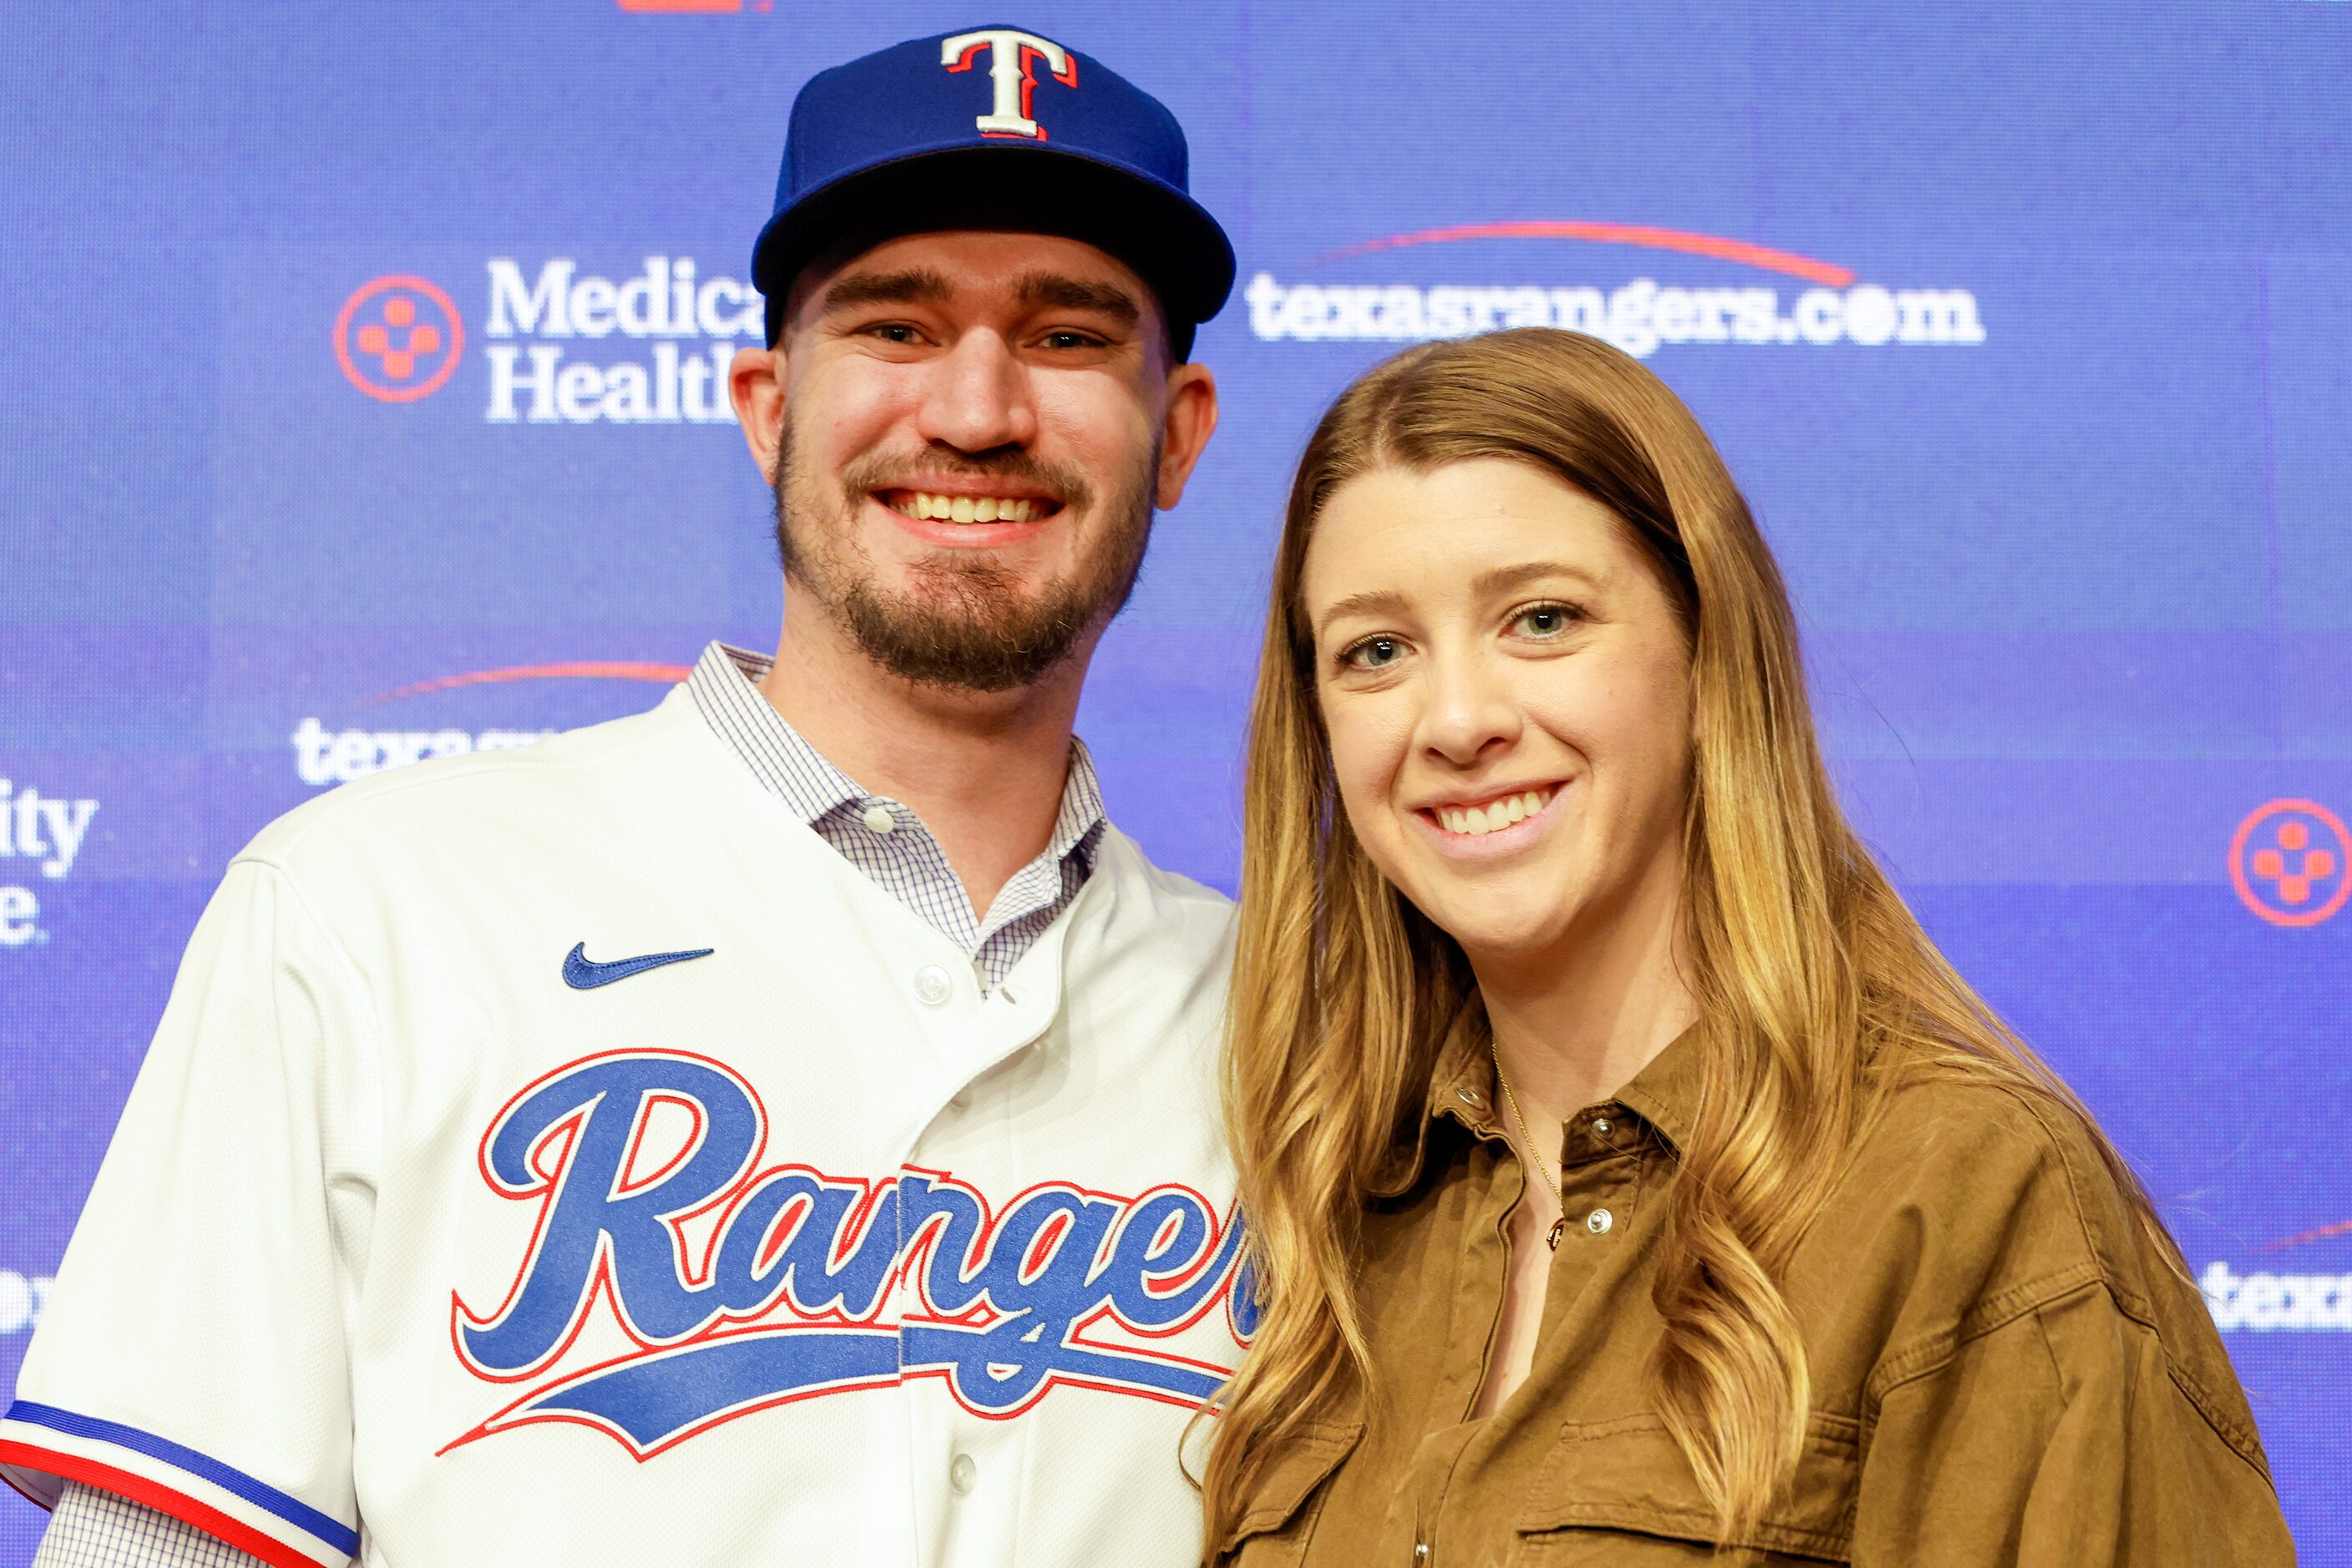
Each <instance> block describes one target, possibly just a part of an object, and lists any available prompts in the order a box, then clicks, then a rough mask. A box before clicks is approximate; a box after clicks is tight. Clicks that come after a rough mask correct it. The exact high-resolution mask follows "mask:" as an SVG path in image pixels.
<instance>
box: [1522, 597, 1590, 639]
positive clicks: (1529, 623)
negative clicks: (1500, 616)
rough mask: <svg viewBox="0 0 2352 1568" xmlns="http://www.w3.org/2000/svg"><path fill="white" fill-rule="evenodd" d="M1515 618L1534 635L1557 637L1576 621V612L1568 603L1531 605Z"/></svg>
mask: <svg viewBox="0 0 2352 1568" xmlns="http://www.w3.org/2000/svg"><path fill="white" fill-rule="evenodd" d="M1514 618H1515V619H1516V620H1517V622H1518V624H1519V625H1520V626H1522V627H1524V628H1525V629H1526V630H1527V631H1528V633H1529V634H1530V635H1532V636H1535V637H1558V636H1559V634H1560V633H1562V632H1564V631H1566V630H1568V628H1569V626H1570V624H1572V623H1573V622H1574V621H1575V619H1576V612H1575V611H1574V610H1572V609H1570V607H1569V606H1568V605H1528V607H1527V608H1526V609H1524V610H1521V611H1520V612H1519V613H1518V615H1517V616H1515V617H1514Z"/></svg>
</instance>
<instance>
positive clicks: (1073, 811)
mask: <svg viewBox="0 0 2352 1568" xmlns="http://www.w3.org/2000/svg"><path fill="white" fill-rule="evenodd" d="M769 663H770V661H769V660H767V659H765V658H761V656H759V655H758V654H755V653H745V652H744V651H743V650H742V649H740V648H732V647H727V646H726V645H725V644H723V643H712V644H711V645H710V646H709V647H707V648H705V649H703V651H702V658H700V659H699V660H698V662H697V663H696V664H695V667H694V674H693V675H692V676H691V677H690V678H688V680H687V683H686V689H687V693H688V695H689V696H690V697H692V698H693V699H694V703H695V706H696V707H697V708H698V709H700V710H701V711H702V718H703V721H704V722H705V723H708V724H709V726H710V728H711V731H712V732H714V733H715V734H717V735H718V737H719V739H720V740H721V741H724V742H727V745H728V747H729V749H730V750H731V751H733V752H734V753H735V754H736V755H737V756H739V757H740V758H742V759H743V765H744V766H746V767H748V768H750V769H751V773H752V776H754V777H755V778H757V779H758V780H759V781H760V782H761V784H764V785H766V786H767V788H768V789H769V790H770V791H772V793H773V794H774V795H776V796H777V798H779V799H780V800H782V802H783V803H784V804H785V805H787V806H789V807H791V808H792V812H793V816H797V817H799V818H800V819H801V820H802V821H803V822H805V823H807V824H808V825H809V826H810V827H811V828H812V829H813V830H814V832H815V833H816V836H817V837H820V838H822V839H824V841H825V842H826V843H827V844H830V845H832V846H833V847H835V849H837V850H839V851H840V852H841V856H842V858H844V859H845V860H847V861H848V862H849V863H850V864H851V865H853V866H855V867H856V868H858V869H859V870H860V871H863V872H864V873H866V876H867V877H869V878H871V879H873V880H874V881H875V882H876V883H877V885H878V886H879V887H881V889H883V890H884V891H885V892H887V893H888V894H889V895H890V896H891V897H892V898H894V899H896V900H898V901H899V902H900V903H902V904H904V905H906V906H907V907H908V909H910V910H914V911H915V912H916V913H917V914H919V915H920V916H922V917H923V919H924V920H926V921H929V922H930V923H931V924H932V925H933V926H935V927H937V928H938V929H939V930H940V931H944V932H946V933H947V934H948V935H949V936H950V937H952V938H954V939H955V941H956V942H958V943H960V944H961V946H962V948H963V950H964V952H967V953H970V954H971V960H972V963H974V964H975V965H977V966H978V968H979V971H980V973H981V975H982V983H983V986H984V987H985V988H987V989H993V988H994V987H996V986H997V985H999V984H1003V980H1004V977H1005V976H1006V975H1008V974H1010V973H1013V965H1014V964H1015V963H1019V962H1020V961H1021V955H1022V954H1023V953H1024V952H1028V951H1029V948H1030V944H1031V943H1033V942H1035V941H1036V940H1037V938H1038V937H1039V936H1041V935H1043V934H1044V933H1045V928H1046V927H1047V926H1050V925H1052V924H1053V923H1054V918H1055V916H1056V915H1059V914H1060V913H1061V912H1062V911H1063V910H1066V909H1067V908H1069V905H1070V900H1073V899H1075V898H1076V897H1077V896H1078V889H1080V888H1082V887H1084V886H1085V885H1086V880H1087V873H1088V872H1089V871H1091V870H1092V869H1093V868H1094V858H1095V847H1096V846H1097V845H1098V844H1100V843H1101V842H1102V832H1103V825H1104V823H1105V821H1106V820H1107V818H1106V817H1105V816H1104V815H1103V803H1102V788H1101V786H1100V784H1097V781H1096V779H1095V764H1094V760H1093V759H1092V758H1091V757H1089V756H1087V748H1086V742H1083V741H1080V740H1078V739H1076V737H1073V738H1072V739H1071V741H1070V772H1069V778H1068V780H1067V782H1066V783H1065V784H1063V786H1062V809H1061V812H1060V814H1059V815H1058V816H1056V817H1055V821H1054V836H1053V837H1052V838H1051V839H1050V840H1048V841H1047V843H1046V845H1045V853H1044V854H1042V855H1040V856H1038V857H1037V858H1035V859H1034V860H1032V861H1030V862H1029V863H1028V864H1027V865H1026V866H1024V867H1022V868H1021V869H1020V870H1018V871H1016V872H1014V873H1013V879H1012V880H1011V881H1009V882H1007V883H1005V884H1004V887H1003V890H1002V891H1000V892H999V893H998V894H997V895H996V898H995V900H994V901H993V902H992V903H991V904H990V905H989V906H988V912H987V913H986V915H985V916H983V915H982V914H980V913H978V912H977V911H975V910H973V909H972V907H971V899H970V898H968V897H966V896H965V893H964V889H963V883H962V882H961V881H960V880H958V879H957V877H956V874H955V871H954V870H953V869H952V868H950V866H949V865H948V858H947V856H946V854H945V853H944V852H943V851H942V850H941V849H940V845H939V840H938V839H936V838H933V837H931V832H930V829H929V828H928V827H925V826H923V824H922V819H921V818H919V817H918V816H916V815H915V814H914V813H913V812H911V811H909V810H908V809H907V808H906V806H904V805H900V804H899V803H898V802H897V801H895V800H892V799H890V798H888V797H887V796H886V795H868V794H867V793H866V791H865V790H863V789H860V788H859V787H858V786H857V785H856V784H855V783H854V782H852V781H851V779H850V778H849V776H848V775H847V774H846V773H843V772H842V771H841V770H840V769H839V768H836V767H835V766H834V765H833V764H832V763H829V762H827V761H825V759H824V757H823V756H821V755H819V754H818V752H817V749H816V748H815V747H814V746H812V745H810V744H809V743H808V741H807V740H806V738H804V737H803V735H802V734H801V732H800V731H797V730H795V729H793V727H792V726H791V725H790V724H787V723H786V722H784V718H783V715H782V714H781V713H778V712H777V711H776V710H775V708H774V706H773V705H772V703H770V702H769V700H767V698H765V697H764V696H762V695H761V692H760V688H759V682H760V681H761V680H762V679H765V678H766V676H767V673H768V669H769ZM885 821H887V823H888V824H889V826H887V828H882V829H881V831H877V828H881V825H882V824H883V823H884V822H885Z"/></svg>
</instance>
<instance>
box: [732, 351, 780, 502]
mask: <svg viewBox="0 0 2352 1568" xmlns="http://www.w3.org/2000/svg"><path fill="white" fill-rule="evenodd" d="M727 395H728V396H729V397H730V398H731V399H732V400H733V402H734V404H735V421H736V423H737V424H739V425H740V426H743V443H744V445H745V446H748V447H751V458H752V460H753V461H754V462H756V463H758V464H759V465H760V472H761V473H762V474H765V475H766V476H767V477H768V482H769V483H770V484H773V483H775V482H776V454H777V453H778V451H780V450H781V449H782V446H783V439H784V354H783V351H782V349H737V350H736V351H735V363H733V364H731V365H730V366H729V367H728V369H727Z"/></svg>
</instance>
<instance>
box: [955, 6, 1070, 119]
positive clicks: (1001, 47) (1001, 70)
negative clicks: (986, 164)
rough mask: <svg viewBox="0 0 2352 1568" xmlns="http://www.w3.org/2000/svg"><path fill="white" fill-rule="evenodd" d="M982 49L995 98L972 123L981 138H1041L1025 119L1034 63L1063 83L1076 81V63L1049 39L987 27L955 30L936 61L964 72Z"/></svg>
mask: <svg viewBox="0 0 2352 1568" xmlns="http://www.w3.org/2000/svg"><path fill="white" fill-rule="evenodd" d="M982 48H986V49H987V50H988V74H989V76H990V78H991V79H992V80H993V81H994V83H995V87H996V101H995V102H994V104H993V105H992V107H991V109H990V110H989V112H988V113H986V114H983V115H981V116H979V117H978V118H977V119H975V120H974V121H972V123H973V124H974V125H976V126H978V127H979V128H980V133H981V134H982V136H1026V137H1028V138H1029V139H1030V140H1031V141H1034V142H1043V141H1045V127H1044V126H1042V125H1040V124H1038V123H1037V122H1036V121H1034V120H1032V119H1030V118H1029V95H1030V94H1032V93H1034V92H1035V91H1036V90H1037V62H1038V61H1039V60H1044V61H1045V68H1047V69H1048V70H1050V71H1052V72H1053V73H1054V79H1055V81H1058V82H1060V83H1061V84H1062V85H1063V86H1064V87H1076V86H1077V85H1078V62H1077V61H1076V60H1075V59H1073V58H1070V51H1069V50H1067V49H1066V48H1064V47H1062V46H1061V45H1059V44H1057V43H1055V42H1054V40H1053V39H1051V38H1041V37H1038V36H1037V35H1036V34H1034V33H1016V32H1014V31H1013V29H1012V28H1010V27H990V28H988V29H986V30H985V31H982V32H978V33H959V34H957V35H956V36H955V37H952V38H950V39H948V40H947V42H945V43H943V44H941V45H940V64H941V65H943V66H945V67H947V68H948V69H950V70H951V71H961V70H970V69H971V62H972V60H973V58H975V57H977V56H978V55H979V53H980V51H981V50H982Z"/></svg>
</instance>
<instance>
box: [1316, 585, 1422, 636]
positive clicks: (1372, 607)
mask: <svg viewBox="0 0 2352 1568" xmlns="http://www.w3.org/2000/svg"><path fill="white" fill-rule="evenodd" d="M1403 608H1404V595H1402V594H1400V593H1398V592H1396V590H1394V589H1393V588H1377V589H1367V590H1366V591H1365V592H1363V593H1360V594H1350V595H1348V596H1347V597H1346V598H1344V599H1335V600H1333V601H1332V602H1331V603H1330V604H1328V605H1325V606H1324V608H1323V613H1322V614H1321V615H1319V616H1316V617H1315V621H1316V628H1317V629H1318V631H1319V630H1320V629H1322V628H1323V627H1324V626H1329V625H1330V624H1331V623H1332V622H1333V621H1336V620H1338V619H1339V617H1340V616H1386V615H1393V614H1395V613H1396V612H1397V611H1399V610H1402V609H1403Z"/></svg>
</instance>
